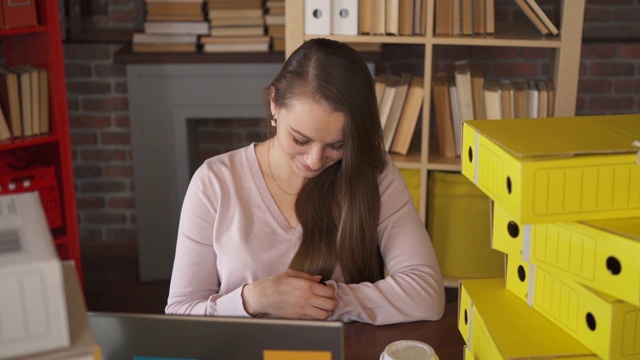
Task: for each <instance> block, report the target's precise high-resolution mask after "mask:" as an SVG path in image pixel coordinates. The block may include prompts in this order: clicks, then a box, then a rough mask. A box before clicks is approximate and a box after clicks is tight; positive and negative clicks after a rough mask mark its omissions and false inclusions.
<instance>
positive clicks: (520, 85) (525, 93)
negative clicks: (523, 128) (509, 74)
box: [511, 79, 529, 119]
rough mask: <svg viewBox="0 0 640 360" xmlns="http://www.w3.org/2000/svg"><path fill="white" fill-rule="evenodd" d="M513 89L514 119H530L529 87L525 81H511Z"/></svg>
mask: <svg viewBox="0 0 640 360" xmlns="http://www.w3.org/2000/svg"><path fill="white" fill-rule="evenodd" d="M511 87H512V88H513V105H514V106H513V117H514V118H516V119H525V118H528V117H529V85H527V81H526V80H524V79H514V80H512V81H511Z"/></svg>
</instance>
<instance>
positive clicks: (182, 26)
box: [144, 21, 209, 35]
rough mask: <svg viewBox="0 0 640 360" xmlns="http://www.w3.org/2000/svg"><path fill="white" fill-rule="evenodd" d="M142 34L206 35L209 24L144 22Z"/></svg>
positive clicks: (197, 22)
mask: <svg viewBox="0 0 640 360" xmlns="http://www.w3.org/2000/svg"><path fill="white" fill-rule="evenodd" d="M144 32H145V33H147V34H191V35H206V34H208V33H209V22H208V21H145V22H144Z"/></svg>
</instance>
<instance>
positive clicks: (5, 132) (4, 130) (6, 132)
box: [0, 104, 11, 141]
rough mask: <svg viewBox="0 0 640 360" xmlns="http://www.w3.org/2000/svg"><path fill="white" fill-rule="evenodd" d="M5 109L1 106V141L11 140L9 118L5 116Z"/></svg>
mask: <svg viewBox="0 0 640 360" xmlns="http://www.w3.org/2000/svg"><path fill="white" fill-rule="evenodd" d="M4 112H5V111H4V109H3V108H2V105H1V104H0V141H4V140H8V139H11V130H10V129H9V124H8V123H7V118H6V116H5V115H4Z"/></svg>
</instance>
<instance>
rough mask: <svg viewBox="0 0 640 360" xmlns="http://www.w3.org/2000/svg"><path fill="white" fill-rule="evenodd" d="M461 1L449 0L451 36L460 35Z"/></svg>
mask: <svg viewBox="0 0 640 360" xmlns="http://www.w3.org/2000/svg"><path fill="white" fill-rule="evenodd" d="M460 1H461V0H451V4H452V5H451V34H452V35H461V34H462V5H461V3H460Z"/></svg>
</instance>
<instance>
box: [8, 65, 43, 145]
mask: <svg viewBox="0 0 640 360" xmlns="http://www.w3.org/2000/svg"><path fill="white" fill-rule="evenodd" d="M47 133H49V74H48V72H47V70H46V69H43V68H40V67H36V66H30V65H25V66H14V67H8V68H0V140H7V139H10V138H14V139H16V138H24V137H29V136H34V135H43V134H47Z"/></svg>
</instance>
